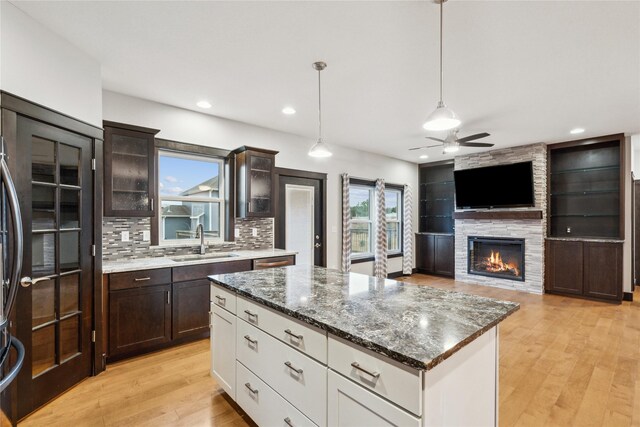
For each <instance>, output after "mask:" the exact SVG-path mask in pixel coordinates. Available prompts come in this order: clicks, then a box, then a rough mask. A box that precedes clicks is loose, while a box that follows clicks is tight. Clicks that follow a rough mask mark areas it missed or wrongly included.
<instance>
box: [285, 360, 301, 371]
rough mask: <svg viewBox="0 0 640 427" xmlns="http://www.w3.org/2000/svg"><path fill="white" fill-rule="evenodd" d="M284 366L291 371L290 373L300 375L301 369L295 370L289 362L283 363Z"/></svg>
mask: <svg viewBox="0 0 640 427" xmlns="http://www.w3.org/2000/svg"><path fill="white" fill-rule="evenodd" d="M284 366H286V367H287V368H289V369H291V370H292V371H294V372H295V373H297V374H301V373H302V369H300V368H295V367H294V366H293V365H292V364H291V362H284Z"/></svg>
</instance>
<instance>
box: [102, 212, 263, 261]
mask: <svg viewBox="0 0 640 427" xmlns="http://www.w3.org/2000/svg"><path fill="white" fill-rule="evenodd" d="M235 226H236V233H238V232H239V237H236V241H235V242H224V243H215V244H211V245H208V246H207V251H208V252H228V251H239V250H259V249H272V248H273V218H255V219H236V220H235ZM252 228H256V229H257V231H258V236H257V237H253V234H252V230H251V229H252ZM150 229H151V220H150V219H149V218H104V219H103V220H102V258H103V259H104V260H108V261H117V260H122V259H136V258H149V257H162V256H176V255H187V254H191V253H196V252H197V251H198V249H199V247H198V246H195V245H194V246H151V244H150V242H148V241H144V240H143V238H142V237H143V236H142V232H143V231H149V230H150ZM123 231H128V232H129V241H128V242H123V241H122V239H121V232H123Z"/></svg>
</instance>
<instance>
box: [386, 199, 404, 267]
mask: <svg viewBox="0 0 640 427" xmlns="http://www.w3.org/2000/svg"><path fill="white" fill-rule="evenodd" d="M384 199H385V200H384V201H385V210H386V211H387V253H388V254H389V255H392V254H396V253H400V252H402V191H400V190H396V189H391V190H385V192H384Z"/></svg>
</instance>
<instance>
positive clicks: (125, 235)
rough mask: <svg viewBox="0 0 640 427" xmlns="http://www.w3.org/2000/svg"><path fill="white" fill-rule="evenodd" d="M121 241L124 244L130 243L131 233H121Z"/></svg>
mask: <svg viewBox="0 0 640 427" xmlns="http://www.w3.org/2000/svg"><path fill="white" fill-rule="evenodd" d="M120 240H122V241H123V242H128V241H129V232H128V231H121V232H120Z"/></svg>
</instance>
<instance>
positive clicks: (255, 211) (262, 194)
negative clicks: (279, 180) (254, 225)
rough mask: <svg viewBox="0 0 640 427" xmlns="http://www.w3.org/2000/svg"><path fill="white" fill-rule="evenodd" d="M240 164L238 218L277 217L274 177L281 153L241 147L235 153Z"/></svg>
mask: <svg viewBox="0 0 640 427" xmlns="http://www.w3.org/2000/svg"><path fill="white" fill-rule="evenodd" d="M234 154H235V163H236V181H237V183H236V191H237V193H236V200H237V204H236V206H237V208H236V216H237V217H238V218H250V217H273V216H274V212H275V206H274V194H275V192H274V174H275V156H276V154H277V151H271V150H263V149H260V148H252V147H241V148H238V149H237V150H234Z"/></svg>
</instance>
